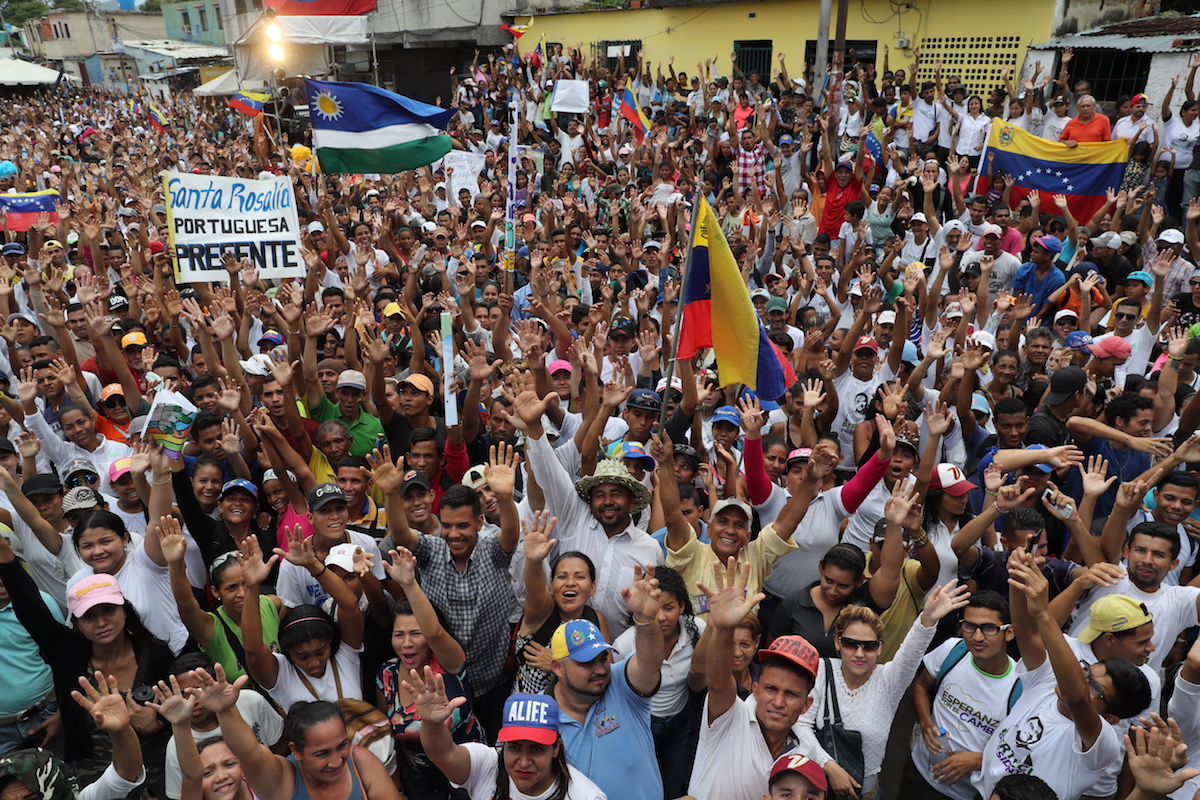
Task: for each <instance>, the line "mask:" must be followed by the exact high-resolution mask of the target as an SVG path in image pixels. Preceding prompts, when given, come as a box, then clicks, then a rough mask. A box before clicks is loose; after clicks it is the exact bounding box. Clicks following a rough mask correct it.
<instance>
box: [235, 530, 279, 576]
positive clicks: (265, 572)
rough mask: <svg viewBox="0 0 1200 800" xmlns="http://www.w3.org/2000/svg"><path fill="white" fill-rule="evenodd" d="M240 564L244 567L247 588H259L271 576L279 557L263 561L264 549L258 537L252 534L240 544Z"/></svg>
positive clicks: (275, 556)
mask: <svg viewBox="0 0 1200 800" xmlns="http://www.w3.org/2000/svg"><path fill="white" fill-rule="evenodd" d="M238 547H239V549H240V552H239V553H238V564H240V565H241V567H242V580H243V581H244V582H245V583H246V585H247V586H259V585H261V584H262V582H263V581H265V580H266V579H267V578H268V577H270V575H271V569H272V568H273V567H274V566H275V563H276V562H278V561H279V556H277V555H273V556H271V558H270V559H266V560H264V559H263V551H262V547H260V546H259V544H258V537H257V536H255V535H254V534H250V535H249V536H247V537H246V538H245V539H242V541H241V542H240V543H239V544H238Z"/></svg>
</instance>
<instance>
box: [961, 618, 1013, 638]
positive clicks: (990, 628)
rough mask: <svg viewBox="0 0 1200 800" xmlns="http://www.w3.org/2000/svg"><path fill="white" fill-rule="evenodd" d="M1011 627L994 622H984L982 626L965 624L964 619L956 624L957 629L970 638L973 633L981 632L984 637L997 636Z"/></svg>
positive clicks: (972, 623) (970, 623)
mask: <svg viewBox="0 0 1200 800" xmlns="http://www.w3.org/2000/svg"><path fill="white" fill-rule="evenodd" d="M1011 627H1012V625H997V624H996V623H994V622H985V623H983V624H982V625H976V624H975V623H974V622H967V621H966V620H965V619H964V620H963V621H962V622H960V623H958V629H959V630H960V631H962V632H963V634H964V635H966V636H970V635H971V634H973V633H975V631H982V632H983V635H984V636H997V635H999V633H1000V632H1001V631H1006V630H1008V629H1009V628H1011Z"/></svg>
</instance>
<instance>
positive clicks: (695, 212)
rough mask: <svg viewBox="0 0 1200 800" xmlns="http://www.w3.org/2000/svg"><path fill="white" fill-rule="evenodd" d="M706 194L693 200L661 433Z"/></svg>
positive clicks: (659, 424)
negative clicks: (690, 226)
mask: <svg viewBox="0 0 1200 800" xmlns="http://www.w3.org/2000/svg"><path fill="white" fill-rule="evenodd" d="M707 202H708V201H707V200H705V199H704V195H703V194H701V193H700V192H697V193H696V199H695V200H694V201H692V229H691V230H690V231H689V232H688V246H687V252H686V253H684V256H683V270H682V272H680V275H679V297H678V299H677V301H676V303H675V324H674V325H672V327H671V331H672V333H671V357H670V358H669V359H668V360H667V368H666V370H665V371H664V372H663V378H664V379H665V380H666V384H667V385H666V387H664V389H663V402H662V410H660V411H659V412H658V430H659V432H660V433H661V432H662V431H663V429H664V428H665V426H666V424H667V403H666V398H667V397H669V396H670V394H671V380H672V379H673V378H674V377H675V359H676V358H678V356H679V329H680V327H681V326H682V325H683V301H684V292H686V291H687V285H688V284H687V279H688V272H690V271H691V267H692V247H693V246H694V245H695V244H696V223H697V222H699V220H700V204H701V203H707Z"/></svg>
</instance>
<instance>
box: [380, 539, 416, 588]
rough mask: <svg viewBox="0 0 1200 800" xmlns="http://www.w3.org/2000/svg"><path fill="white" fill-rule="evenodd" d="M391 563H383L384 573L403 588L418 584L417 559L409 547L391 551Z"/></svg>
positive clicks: (389, 552) (389, 553)
mask: <svg viewBox="0 0 1200 800" xmlns="http://www.w3.org/2000/svg"><path fill="white" fill-rule="evenodd" d="M388 555H389V556H391V558H392V560H391V561H384V562H383V571H384V572H386V573H387V575H388V577H389V578H391V579H392V580H394V581H395V582H396V583H398V584H400V586H401V587H405V586H413V585H414V584H416V582H417V557H416V556H414V555H413V554H412V551H411V550H409V549H408V548H407V547H397V548H396V549H395V550H389V551H388Z"/></svg>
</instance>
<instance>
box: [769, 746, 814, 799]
mask: <svg viewBox="0 0 1200 800" xmlns="http://www.w3.org/2000/svg"><path fill="white" fill-rule="evenodd" d="M786 772H795V773H796V774H798V775H803V776H804V777H805V778H808V779H809V780H810V781H811V782H812V784H813V786H815V787H817V791H821V792H824V791H827V790H828V789H829V781H828V780H826V779H825V770H823V769H821V767H820V766H818V764H817V762H815V761H813V760H812V759H811V758H809V757H808V756H805V755H801V754H799V753H792V754H791V755H786V756H780V757H779V759H778V760H777V761H776V762H775V763H774V764H773V765H772V766H771V776H770V777H769V778H767V788H768V789H769V788H770V787H771V786H773V785H774V784H775V779H776V778H778V777H779V776H780V775H783V774H784V773H786Z"/></svg>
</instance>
